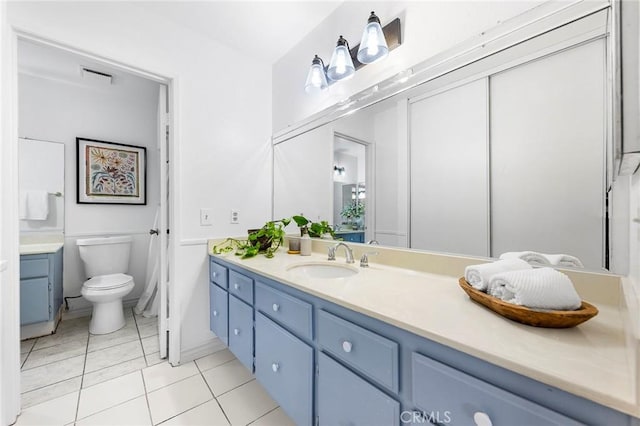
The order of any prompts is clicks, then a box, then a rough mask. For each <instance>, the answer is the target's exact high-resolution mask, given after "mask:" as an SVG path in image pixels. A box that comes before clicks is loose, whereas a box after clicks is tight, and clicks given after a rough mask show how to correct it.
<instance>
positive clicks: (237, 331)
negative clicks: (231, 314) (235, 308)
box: [233, 328, 240, 336]
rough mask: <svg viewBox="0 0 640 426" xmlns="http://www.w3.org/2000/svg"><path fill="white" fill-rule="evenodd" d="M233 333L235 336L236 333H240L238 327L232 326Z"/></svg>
mask: <svg viewBox="0 0 640 426" xmlns="http://www.w3.org/2000/svg"><path fill="white" fill-rule="evenodd" d="M233 334H235V335H236V336H237V335H238V334H240V329H239V328H234V329H233Z"/></svg>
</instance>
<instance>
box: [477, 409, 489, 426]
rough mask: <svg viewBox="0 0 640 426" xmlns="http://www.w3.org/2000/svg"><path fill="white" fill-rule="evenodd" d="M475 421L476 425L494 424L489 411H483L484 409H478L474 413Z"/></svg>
mask: <svg viewBox="0 0 640 426" xmlns="http://www.w3.org/2000/svg"><path fill="white" fill-rule="evenodd" d="M473 421H474V422H475V424H476V426H493V423H492V422H491V418H490V417H489V415H488V414H487V413H483V412H482V411H476V412H475V413H473Z"/></svg>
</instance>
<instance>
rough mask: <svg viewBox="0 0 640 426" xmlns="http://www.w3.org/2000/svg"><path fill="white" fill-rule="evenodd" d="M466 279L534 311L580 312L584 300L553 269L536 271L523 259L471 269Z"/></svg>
mask: <svg viewBox="0 0 640 426" xmlns="http://www.w3.org/2000/svg"><path fill="white" fill-rule="evenodd" d="M464 276H465V279H466V280H467V282H468V283H469V284H471V285H472V286H473V287H474V288H475V289H477V290H480V291H484V292H486V293H488V294H490V295H491V296H494V297H496V298H498V299H501V300H504V301H505V302H508V303H513V304H514V305H521V306H526V307H528V308H532V309H545V310H562V311H568V310H576V309H578V308H580V306H581V305H582V300H581V299H580V296H579V295H578V293H577V292H576V290H575V288H574V287H573V283H572V282H571V280H570V279H569V277H567V276H566V275H565V274H563V273H562V272H559V271H556V270H555V269H553V268H549V267H543V268H535V269H534V268H533V267H532V266H531V265H530V264H529V263H527V262H525V261H524V260H522V259H520V258H508V259H501V260H498V261H495V262H491V263H484V264H481V265H471V266H467V267H466V269H465V273H464Z"/></svg>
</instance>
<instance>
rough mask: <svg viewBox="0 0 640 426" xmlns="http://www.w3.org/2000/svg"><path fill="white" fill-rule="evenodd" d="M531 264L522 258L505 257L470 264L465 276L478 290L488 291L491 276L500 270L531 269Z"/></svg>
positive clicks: (465, 270)
mask: <svg viewBox="0 0 640 426" xmlns="http://www.w3.org/2000/svg"><path fill="white" fill-rule="evenodd" d="M530 268H531V265H529V264H528V263H527V262H525V261H524V260H522V259H504V260H497V261H495V262H489V263H482V264H480V265H470V266H467V267H466V268H465V269H464V278H465V279H466V280H467V282H468V283H469V284H471V286H472V287H473V288H475V289H477V290H481V291H486V290H487V286H488V285H489V281H490V280H491V277H492V276H494V275H495V274H497V273H500V272H507V271H517V270H518V269H530Z"/></svg>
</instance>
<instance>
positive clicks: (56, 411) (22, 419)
mask: <svg viewBox="0 0 640 426" xmlns="http://www.w3.org/2000/svg"><path fill="white" fill-rule="evenodd" d="M77 404H78V392H73V393H70V394H67V395H63V396H61V397H58V398H56V399H52V400H50V401H47V402H43V403H41V404H37V405H34V406H33V407H29V408H26V409H24V410H22V414H20V416H19V417H18V421H17V422H16V424H15V425H16V426H30V425H33V426H43V425H47V426H48V425H66V424H67V423H71V422H73V421H74V420H75V418H76V406H77Z"/></svg>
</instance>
